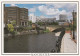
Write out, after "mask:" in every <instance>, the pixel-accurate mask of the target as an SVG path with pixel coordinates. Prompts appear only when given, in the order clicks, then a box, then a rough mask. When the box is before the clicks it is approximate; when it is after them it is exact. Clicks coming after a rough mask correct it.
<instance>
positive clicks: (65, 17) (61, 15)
mask: <svg viewBox="0 0 80 56" xmlns="http://www.w3.org/2000/svg"><path fill="white" fill-rule="evenodd" d="M59 20H64V21H67V15H64V14H60V15H59Z"/></svg>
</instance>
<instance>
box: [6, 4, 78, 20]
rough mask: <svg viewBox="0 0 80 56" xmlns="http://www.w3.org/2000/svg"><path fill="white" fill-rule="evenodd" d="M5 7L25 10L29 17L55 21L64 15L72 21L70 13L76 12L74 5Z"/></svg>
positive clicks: (20, 5) (75, 5)
mask: <svg viewBox="0 0 80 56" xmlns="http://www.w3.org/2000/svg"><path fill="white" fill-rule="evenodd" d="M5 6H6V7H10V6H17V7H20V8H27V9H28V11H29V15H30V14H35V16H44V17H56V18H57V19H59V15H60V14H66V15H67V16H68V19H72V14H71V13H72V11H73V10H75V11H77V4H76V3H50V4H49V3H48V4H6V5H5Z"/></svg>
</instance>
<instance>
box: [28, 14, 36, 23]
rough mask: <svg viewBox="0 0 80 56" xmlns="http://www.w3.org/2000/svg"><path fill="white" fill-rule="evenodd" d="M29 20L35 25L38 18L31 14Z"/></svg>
mask: <svg viewBox="0 0 80 56" xmlns="http://www.w3.org/2000/svg"><path fill="white" fill-rule="evenodd" d="M29 20H30V21H31V22H32V23H35V22H36V16H35V15H34V14H30V15H29Z"/></svg>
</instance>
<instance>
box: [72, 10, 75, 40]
mask: <svg viewBox="0 0 80 56" xmlns="http://www.w3.org/2000/svg"><path fill="white" fill-rule="evenodd" d="M72 14H73V39H75V36H74V34H75V33H74V20H75V18H74V16H75V15H74V10H73V13H72Z"/></svg>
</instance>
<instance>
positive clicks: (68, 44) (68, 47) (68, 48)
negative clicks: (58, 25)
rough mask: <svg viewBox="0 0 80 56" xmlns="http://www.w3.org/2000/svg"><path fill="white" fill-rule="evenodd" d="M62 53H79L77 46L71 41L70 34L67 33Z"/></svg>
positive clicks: (63, 40)
mask: <svg viewBox="0 0 80 56" xmlns="http://www.w3.org/2000/svg"><path fill="white" fill-rule="evenodd" d="M61 53H77V44H76V43H75V42H74V41H73V40H72V39H71V36H70V33H65V35H64V37H63V39H62V44H61Z"/></svg>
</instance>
